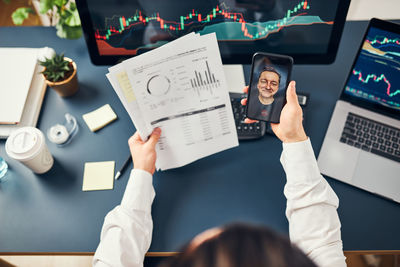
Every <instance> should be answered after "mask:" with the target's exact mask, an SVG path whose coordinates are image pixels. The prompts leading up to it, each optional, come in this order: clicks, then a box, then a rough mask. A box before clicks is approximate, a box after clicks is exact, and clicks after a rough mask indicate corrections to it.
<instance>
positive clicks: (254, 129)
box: [229, 93, 309, 140]
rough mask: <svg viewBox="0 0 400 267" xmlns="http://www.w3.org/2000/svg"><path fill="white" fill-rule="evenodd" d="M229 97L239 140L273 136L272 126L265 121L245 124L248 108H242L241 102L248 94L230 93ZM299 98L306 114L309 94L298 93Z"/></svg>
mask: <svg viewBox="0 0 400 267" xmlns="http://www.w3.org/2000/svg"><path fill="white" fill-rule="evenodd" d="M229 96H230V98H231V105H232V111H233V117H234V119H235V124H236V131H237V135H238V139H239V140H250V139H258V138H261V137H263V136H264V135H265V134H266V133H269V134H273V132H272V129H271V126H270V124H269V123H266V122H265V121H258V122H255V123H245V122H244V119H245V118H246V106H242V104H241V103H240V101H241V100H242V99H243V98H246V97H247V95H246V94H240V93H229ZM297 97H298V99H299V104H300V106H301V107H302V108H303V113H304V107H305V106H306V105H307V102H308V99H309V94H307V93H297Z"/></svg>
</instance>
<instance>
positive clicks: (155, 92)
mask: <svg viewBox="0 0 400 267" xmlns="http://www.w3.org/2000/svg"><path fill="white" fill-rule="evenodd" d="M170 87H171V82H170V80H169V79H168V78H167V77H166V76H163V75H154V76H153V77H151V78H150V79H149V80H148V81H147V92H148V93H149V94H150V95H152V96H163V95H166V94H167V93H168V91H169V89H170Z"/></svg>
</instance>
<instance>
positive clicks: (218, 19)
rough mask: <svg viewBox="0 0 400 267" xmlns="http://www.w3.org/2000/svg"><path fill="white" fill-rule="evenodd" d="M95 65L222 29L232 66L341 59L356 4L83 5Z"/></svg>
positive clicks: (229, 0) (342, 0)
mask: <svg viewBox="0 0 400 267" xmlns="http://www.w3.org/2000/svg"><path fill="white" fill-rule="evenodd" d="M76 4H77V7H78V11H79V14H80V18H81V22H82V27H83V32H84V35H85V39H86V43H87V46H88V50H89V53H90V57H91V60H92V62H93V63H94V64H96V65H112V64H115V63H117V62H119V61H121V60H123V59H126V58H128V57H132V56H136V55H139V54H141V53H144V52H146V51H148V50H150V49H153V48H156V47H159V46H161V45H163V44H165V43H167V42H169V41H171V40H174V39H176V38H179V37H180V36H183V35H185V34H187V33H189V32H197V33H200V34H207V33H212V32H215V33H216V35H217V39H218V42H219V47H220V52H221V57H222V61H223V63H224V64H250V63H251V58H252V55H253V54H254V53H255V52H259V51H261V52H270V53H277V54H284V55H289V56H292V57H293V58H294V62H295V64H329V63H332V62H333V61H334V60H335V57H336V52H337V48H338V45H339V41H340V37H341V34H342V30H343V26H344V23H345V20H346V15H347V10H348V7H349V4H350V0H329V1H323V0H76Z"/></svg>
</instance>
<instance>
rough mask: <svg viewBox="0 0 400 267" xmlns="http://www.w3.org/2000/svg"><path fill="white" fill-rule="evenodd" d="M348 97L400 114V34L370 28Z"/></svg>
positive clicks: (359, 55)
mask: <svg viewBox="0 0 400 267" xmlns="http://www.w3.org/2000/svg"><path fill="white" fill-rule="evenodd" d="M344 93H345V94H348V95H351V96H353V97H357V98H362V99H363V100H365V101H368V102H372V103H376V104H379V105H383V106H385V107H388V108H391V109H393V110H400V34H397V33H393V32H389V31H385V30H382V29H378V28H376V27H373V26H371V27H370V28H369V30H368V32H367V34H366V37H365V39H364V40H363V45H362V49H361V51H360V52H359V54H358V58H357V59H356V62H355V64H354V66H353V69H352V70H351V74H350V77H349V78H348V80H347V84H346V86H345V88H344Z"/></svg>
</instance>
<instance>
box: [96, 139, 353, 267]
mask: <svg viewBox="0 0 400 267" xmlns="http://www.w3.org/2000/svg"><path fill="white" fill-rule="evenodd" d="M281 163H282V166H283V168H284V170H285V172H286V177H287V182H286V185H285V189H284V194H285V196H286V198H287V207H286V217H287V219H288V221H289V236H290V240H291V241H292V242H293V243H295V244H296V245H297V246H298V247H300V249H302V250H303V251H304V253H305V254H306V255H308V256H309V257H310V258H311V259H312V260H313V261H314V262H315V263H316V264H317V265H318V266H320V267H330V266H332V267H333V266H335V267H342V266H346V262H345V257H344V255H343V246H342V240H341V235H340V226H341V225H340V220H339V216H338V214H337V208H338V205H339V200H338V198H337V196H336V194H335V192H334V191H333V190H332V188H331V187H330V186H329V184H328V183H327V181H326V180H325V179H324V178H323V177H322V175H321V174H320V172H319V169H318V165H317V162H316V159H315V156H314V151H313V149H312V146H311V142H310V140H309V139H308V140H306V141H303V142H297V143H286V144H285V143H284V144H283V152H282V155H281ZM154 197H155V192H154V187H153V177H152V175H151V174H150V173H148V172H146V171H142V170H135V169H134V170H132V172H131V175H130V178H129V181H128V184H127V187H126V189H125V194H124V197H123V199H122V201H121V205H119V206H117V207H115V208H114V209H113V210H112V211H110V212H109V213H108V214H107V216H106V217H105V219H104V224H103V228H102V230H101V236H100V240H101V241H100V244H99V246H98V247H97V250H96V253H95V255H94V258H93V265H94V266H96V267H99V266H132V267H139V266H143V261H144V256H145V253H146V252H147V250H148V249H149V247H150V244H151V238H152V231H153V221H152V218H151V205H152V203H153V200H154ZM260 212H261V211H260Z"/></svg>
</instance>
